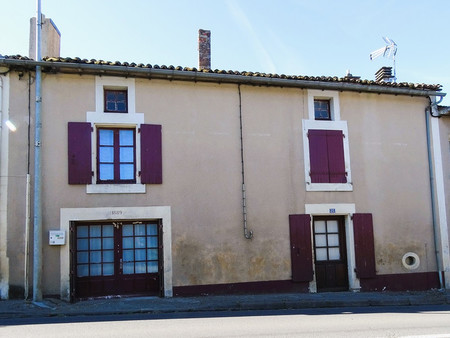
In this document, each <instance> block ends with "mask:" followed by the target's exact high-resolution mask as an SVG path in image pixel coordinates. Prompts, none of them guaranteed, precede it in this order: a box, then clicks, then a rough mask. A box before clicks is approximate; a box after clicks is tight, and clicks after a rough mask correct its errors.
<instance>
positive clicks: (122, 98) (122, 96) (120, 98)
mask: <svg viewBox="0 0 450 338" xmlns="http://www.w3.org/2000/svg"><path fill="white" fill-rule="evenodd" d="M117 101H125V93H124V92H118V93H117Z"/></svg>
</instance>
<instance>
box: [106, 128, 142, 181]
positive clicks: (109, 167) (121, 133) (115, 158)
mask: <svg viewBox="0 0 450 338" xmlns="http://www.w3.org/2000/svg"><path fill="white" fill-rule="evenodd" d="M97 132H98V135H97V137H98V142H97V145H98V152H97V153H98V156H97V168H98V175H97V183H136V176H135V168H136V165H135V164H136V161H135V158H136V156H135V154H136V149H135V129H119V128H114V129H113V128H98V129H97Z"/></svg>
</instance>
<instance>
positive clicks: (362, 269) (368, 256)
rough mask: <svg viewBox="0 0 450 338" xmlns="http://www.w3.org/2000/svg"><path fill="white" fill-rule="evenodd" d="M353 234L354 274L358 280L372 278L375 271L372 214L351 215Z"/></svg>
mask: <svg viewBox="0 0 450 338" xmlns="http://www.w3.org/2000/svg"><path fill="white" fill-rule="evenodd" d="M353 234H354V237H355V239H354V240H355V259H356V262H355V263H356V274H357V276H358V277H359V278H373V277H375V275H376V270H375V248H374V240H373V221H372V214H353Z"/></svg>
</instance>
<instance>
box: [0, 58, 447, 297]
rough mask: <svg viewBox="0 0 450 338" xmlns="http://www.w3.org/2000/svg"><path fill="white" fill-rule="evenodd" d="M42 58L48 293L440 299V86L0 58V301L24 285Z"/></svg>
mask: <svg viewBox="0 0 450 338" xmlns="http://www.w3.org/2000/svg"><path fill="white" fill-rule="evenodd" d="M38 64H39V65H40V66H41V67H42V69H43V80H42V144H41V145H40V147H41V154H42V155H41V156H42V190H41V192H40V193H41V196H42V197H41V198H42V224H43V225H42V227H43V247H42V267H41V268H42V292H43V294H44V295H58V296H60V297H61V298H62V299H65V300H76V299H84V298H90V297H102V296H114V295H158V296H165V297H170V296H177V295H199V294H214V293H230V292H236V293H238V292H283V291H294V292H322V291H347V290H353V291H370V290H379V291H381V290H426V289H431V288H441V287H447V288H449V284H448V283H449V281H450V276H449V272H450V270H449V257H448V255H449V253H448V237H449V230H448V224H447V222H448V221H447V220H448V218H449V217H450V215H448V213H449V208H448V204H445V203H448V201H449V199H450V198H449V181H448V177H450V175H449V174H450V168H449V166H450V165H449V158H448V157H449V154H448V153H449V152H448V149H445V147H448V141H449V140H448V135H450V132H449V130H450V129H449V128H448V127H449V124H448V123H447V122H448V121H447V120H448V117H442V118H440V119H439V118H437V117H433V116H432V114H431V113H430V111H431V110H432V109H438V108H437V106H435V105H433V104H430V98H431V99H432V101H431V102H434V101H433V100H434V99H435V98H436V97H437V98H439V97H440V96H442V95H443V94H442V93H441V92H440V90H439V86H432V85H430V86H428V85H420V86H417V85H406V84H390V83H376V82H374V81H363V80H359V79H350V78H348V79H347V78H341V79H337V78H308V77H285V76H278V75H273V74H269V75H266V74H254V73H237V72H225V71H212V70H209V69H203V70H197V69H187V68H175V67H156V66H155V67H152V66H150V65H135V64H128V63H125V64H120V63H105V62H101V61H95V60H93V61H87V60H80V59H63V58H47V59H46V60H45V61H42V62H39V63H38V62H35V61H33V60H30V59H28V58H21V57H6V58H3V59H0V66H1V67H3V68H5V72H4V73H3V74H2V75H0V77H1V80H2V82H1V84H2V87H1V90H2V92H1V100H2V101H1V107H2V111H1V113H2V122H3V121H4V120H9V121H12V122H13V123H14V124H15V126H16V127H17V130H16V131H15V132H11V131H9V130H8V129H6V128H2V131H1V162H0V165H1V197H0V204H1V209H0V212H1V217H0V278H1V282H0V283H1V284H0V286H1V292H2V294H1V295H2V298H8V297H17V296H21V295H23V293H24V290H25V293H27V290H28V289H29V288H30V287H31V274H32V269H33V264H32V261H33V257H32V256H33V254H32V251H31V250H30V247H32V244H33V238H32V235H31V231H30V229H31V228H32V217H33V210H32V208H31V207H30V205H32V204H31V203H30V201H32V200H33V198H34V194H33V193H32V189H30V187H32V186H33V181H34V177H33V163H34V151H33V149H34V144H33V140H34V135H33V134H34V127H35V126H34V97H33V93H34V86H35V83H34V80H35V75H34V70H35V67H36V65H38ZM30 93H31V94H30ZM441 111H442V109H441ZM434 121H436V122H434ZM435 123H437V124H436V125H435ZM2 126H3V125H2ZM436 126H438V127H439V128H440V129H439V130H440V134H439V135H440V136H439V140H440V148H441V149H440V152H439V151H437V150H436V142H437V140H436V139H433V135H434V134H432V133H433V130H432V129H433V128H436ZM439 153H440V154H441V155H440V156H441V162H440V163H437V162H436V161H437V156H439ZM430 157H431V161H429V160H428V159H429V158H430ZM438 164H439V165H440V166H441V168H442V179H443V180H444V182H443V184H444V186H443V189H442V187H441V186H438V185H437V183H436V180H435V179H433V177H432V180H431V182H432V184H431V185H430V172H431V173H432V174H433V173H435V168H436V167H437V165H438ZM430 165H431V171H430ZM27 187H28V188H27ZM442 193H443V196H444V199H442V196H439V194H441V195H442ZM431 196H433V199H432V198H431ZM432 200H433V201H434V206H433V203H432ZM442 202H443V203H444V205H443V206H442ZM439 203H441V205H440V207H441V209H440V210H441V211H439V210H438V207H439V205H438V204H439ZM442 208H444V209H443V210H444V211H443V212H442ZM444 214H445V215H446V220H444V219H443V216H442V215H444ZM34 268H36V267H34Z"/></svg>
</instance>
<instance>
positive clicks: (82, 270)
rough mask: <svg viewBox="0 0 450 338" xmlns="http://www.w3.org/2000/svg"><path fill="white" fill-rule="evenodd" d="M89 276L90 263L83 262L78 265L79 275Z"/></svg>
mask: <svg viewBox="0 0 450 338" xmlns="http://www.w3.org/2000/svg"><path fill="white" fill-rule="evenodd" d="M86 276H89V265H87V264H82V265H78V266H77V277H86Z"/></svg>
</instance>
